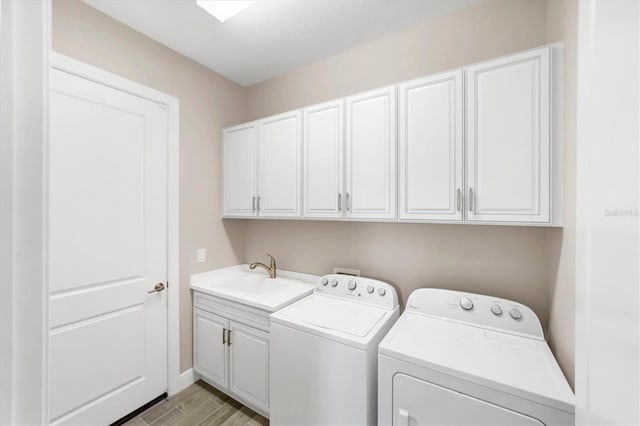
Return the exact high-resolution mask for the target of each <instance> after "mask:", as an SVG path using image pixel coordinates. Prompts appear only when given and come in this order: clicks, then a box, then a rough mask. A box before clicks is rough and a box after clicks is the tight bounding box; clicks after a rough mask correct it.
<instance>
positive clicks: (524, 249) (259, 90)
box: [244, 0, 575, 381]
mask: <svg viewBox="0 0 640 426" xmlns="http://www.w3.org/2000/svg"><path fill="white" fill-rule="evenodd" d="M554 1H555V0H549V2H550V3H554ZM561 11H562V7H561V6H558V5H553V6H549V7H548V5H547V2H546V1H545V0H485V1H482V2H480V3H478V4H476V5H474V6H471V7H468V8H465V9H462V10H460V11H457V12H453V13H451V14H449V15H446V16H444V17H440V18H436V19H434V20H431V21H428V22H425V23H423V24H421V25H418V26H416V27H413V28H410V29H407V30H404V31H401V32H398V33H396V34H392V35H390V36H387V37H384V38H382V39H379V40H377V41H373V42H370V43H367V44H364V45H361V46H358V47H356V48H354V49H351V50H349V51H346V52H343V53H340V54H338V55H335V56H332V57H329V58H326V59H323V60H320V61H317V62H314V63H311V64H308V65H305V66H303V67H301V68H298V69H296V70H294V71H292V72H289V73H287V74H284V75H282V76H279V77H276V78H273V79H270V80H267V81H264V82H262V83H258V84H256V85H254V86H250V87H249V88H248V97H247V107H248V118H249V119H256V118H260V117H264V116H268V115H271V114H276V113H279V112H283V111H287V110H291V109H295V108H299V107H303V106H307V105H312V104H314V103H318V102H322V101H327V100H330V99H335V98H339V97H342V96H347V95H351V94H355V93H358V92H360V91H365V90H369V89H373V88H376V87H380V86H384V85H387V84H392V83H396V82H400V81H403V80H408V79H411V78H415V77H420V76H424V75H428V74H432V73H436V72H439V71H444V70H448V69H451V68H456V67H460V66H463V65H467V64H471V63H474V62H477V61H482V60H485V59H490V58H494V57H497V56H501V55H505V54H509V53H513V52H517V51H521V50H525V49H529V48H533V47H537V46H541V45H544V44H546V43H547V42H548V41H561V40H562V39H563V38H564V32H563V28H564V26H565V22H564V19H565V18H563V17H558V18H556V16H555V15H556V14H557V13H560V12H561ZM548 15H551V16H548ZM548 19H557V21H554V24H553V26H552V28H550V30H551V31H553V32H554V34H553V37H548V36H547V21H548ZM567 19H568V18H567ZM570 155H571V154H570ZM573 170H574V169H567V174H571V173H574V171H573ZM569 180H570V178H569ZM570 185H571V184H570ZM569 192H571V188H569ZM574 198H575V197H574ZM571 209H572V206H571V205H569V206H568V210H567V214H569V215H570V214H571ZM573 209H574V210H575V201H574V206H573ZM570 232H571V231H570ZM565 235H567V234H565ZM244 238H245V240H244V253H245V258H244V259H245V261H246V262H251V261H255V260H260V259H264V258H265V253H266V252H270V253H272V254H274V255H275V256H276V258H277V259H278V262H279V263H278V264H279V267H281V268H283V269H291V270H294V271H304V272H309V273H314V274H325V273H329V272H331V271H332V268H333V267H334V266H342V267H349V268H355V269H359V270H360V271H361V273H362V275H366V276H370V277H375V278H378V279H382V280H385V281H389V282H391V283H393V284H394V285H395V286H396V288H397V289H398V291H399V293H400V297H401V300H403V301H404V302H406V299H407V297H408V296H409V294H410V293H411V292H412V291H413V290H414V289H416V288H419V287H442V288H452V289H459V290H464V291H470V292H477V293H485V294H492V295H495V296H498V297H505V298H509V299H514V300H516V301H519V302H521V303H524V304H527V305H529V306H530V307H531V308H532V309H534V311H535V312H536V313H537V314H538V316H539V317H540V319H541V320H542V322H543V326H544V327H545V329H548V328H547V327H548V325H549V320H550V314H551V308H552V306H553V310H554V316H553V317H552V319H553V327H552V328H551V330H552V332H553V333H552V334H553V336H554V337H555V336H557V339H555V341H557V340H558V339H564V338H567V339H568V340H571V341H572V339H573V335H572V333H573V322H572V319H571V321H567V322H562V321H564V320H565V319H566V317H567V316H572V315H573V294H572V293H571V288H572V285H573V284H572V282H573V281H572V280H573V277H572V275H571V273H570V269H571V266H570V265H571V262H572V260H571V255H570V254H569V252H570V251H571V250H568V251H567V252H565V253H563V254H562V256H563V257H562V259H563V261H562V262H561V267H560V272H559V273H558V278H556V269H557V268H558V264H559V259H560V255H561V251H562V249H561V244H562V241H563V231H562V230H549V229H545V228H529V227H507V226H473V225H435V224H390V223H340V222H315V221H314V222H303V221H298V222H293V221H264V220H263V221H260V220H254V221H248V222H247V228H246V229H245V234H244ZM570 238H572V237H568V238H567V239H565V240H564V242H565V244H570V243H569V239H570ZM556 282H558V283H561V284H559V285H560V287H559V288H557V286H556ZM552 296H555V298H553V297H552ZM552 299H553V303H552ZM560 313H562V315H560ZM561 322H562V324H561ZM567 336H568V337H567ZM569 338H570V339H569ZM555 348H556V349H557V351H559V353H560V354H561V356H560V357H559V358H560V362H561V363H562V366H563V368H564V369H565V372H567V376H568V378H569V380H570V381H572V380H573V351H572V343H571V344H569V343H567V344H564V343H558V342H556V345H555Z"/></svg>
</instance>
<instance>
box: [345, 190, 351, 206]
mask: <svg viewBox="0 0 640 426" xmlns="http://www.w3.org/2000/svg"><path fill="white" fill-rule="evenodd" d="M345 197H346V203H345V204H346V205H347V211H351V200H350V199H349V193H348V192H347V193H346V195H345Z"/></svg>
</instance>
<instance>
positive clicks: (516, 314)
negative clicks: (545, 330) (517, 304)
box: [509, 308, 522, 320]
mask: <svg viewBox="0 0 640 426" xmlns="http://www.w3.org/2000/svg"><path fill="white" fill-rule="evenodd" d="M509 315H511V318H513V319H514V320H519V319H522V312H520V310H519V309H518V308H513V309H511V310H510V311H509Z"/></svg>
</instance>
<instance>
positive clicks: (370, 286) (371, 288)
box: [367, 284, 375, 293]
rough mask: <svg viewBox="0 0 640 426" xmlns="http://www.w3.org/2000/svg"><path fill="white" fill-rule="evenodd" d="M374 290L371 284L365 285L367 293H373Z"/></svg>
mask: <svg viewBox="0 0 640 426" xmlns="http://www.w3.org/2000/svg"><path fill="white" fill-rule="evenodd" d="M374 291H375V288H373V286H372V285H371V284H369V285H368V286H367V293H373V292H374Z"/></svg>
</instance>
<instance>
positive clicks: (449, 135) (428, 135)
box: [398, 70, 464, 221]
mask: <svg viewBox="0 0 640 426" xmlns="http://www.w3.org/2000/svg"><path fill="white" fill-rule="evenodd" d="M399 92H400V93H399V100H398V103H399V106H398V115H399V140H398V155H399V157H400V158H399V194H398V196H399V212H398V214H399V217H400V219H401V220H448V221H459V220H462V190H463V182H462V179H463V156H464V152H463V144H462V141H463V132H464V124H463V121H462V110H463V107H462V103H463V91H462V70H456V71H451V72H447V73H443V74H439V75H435V76H431V77H426V78H422V79H419V80H413V81H408V82H406V83H402V84H400V86H399Z"/></svg>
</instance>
